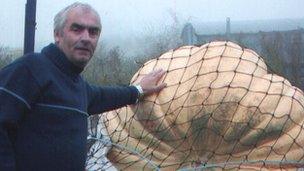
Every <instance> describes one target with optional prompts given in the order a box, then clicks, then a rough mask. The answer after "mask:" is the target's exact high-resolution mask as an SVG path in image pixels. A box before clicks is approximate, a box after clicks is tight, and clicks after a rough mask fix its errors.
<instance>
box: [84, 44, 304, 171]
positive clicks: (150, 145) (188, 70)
mask: <svg viewBox="0 0 304 171" xmlns="http://www.w3.org/2000/svg"><path fill="white" fill-rule="evenodd" d="M159 68H162V69H164V70H166V71H167V73H166V74H165V76H164V77H163V78H162V79H161V81H160V82H166V83H167V87H166V88H165V89H164V90H163V91H161V92H160V93H159V94H156V95H152V96H148V97H146V98H145V99H143V100H142V101H141V102H140V103H138V104H136V105H132V106H126V107H123V108H120V109H118V110H115V111H111V112H107V113H105V114H102V115H99V116H95V118H94V119H92V120H94V122H93V121H92V122H90V129H89V132H90V137H89V140H90V141H91V142H92V145H91V146H90V149H89V152H88V159H87V169H88V170H200V169H215V170H217V169H218V170H222V169H224V170H239V169H251V170H267V169H278V170H280V169H281V170H286V169H287V170H288V169H297V168H301V167H304V147H303V146H304V128H303V125H304V122H303V120H304V96H303V92H302V91H301V90H300V89H298V88H296V87H294V86H292V85H291V84H290V83H289V81H288V80H286V79H284V78H283V77H280V76H278V75H275V74H270V73H268V72H267V65H266V64H265V63H264V60H263V59H262V57H260V56H259V55H258V54H256V53H255V52H254V51H252V50H250V49H246V48H242V47H240V46H239V45H237V44H235V43H232V42H228V41H216V42H210V43H207V44H204V45H202V46H200V47H196V46H183V47H181V48H178V49H175V50H171V51H169V52H167V53H164V54H163V55H161V56H160V57H159V58H156V59H153V60H150V61H148V62H146V63H145V64H144V65H143V66H142V67H141V68H140V69H139V70H138V72H137V73H136V74H135V75H134V76H133V78H132V80H131V84H136V83H137V82H138V80H140V78H142V77H143V76H144V75H146V74H148V73H149V72H150V71H152V70H155V69H159Z"/></svg>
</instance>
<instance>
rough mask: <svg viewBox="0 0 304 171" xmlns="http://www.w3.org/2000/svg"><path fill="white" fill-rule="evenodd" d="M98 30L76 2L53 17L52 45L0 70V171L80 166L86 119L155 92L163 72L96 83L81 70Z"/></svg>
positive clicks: (90, 13)
mask: <svg viewBox="0 0 304 171" xmlns="http://www.w3.org/2000/svg"><path fill="white" fill-rule="evenodd" d="M100 32H101V22H100V17H99V15H98V13H97V12H96V11H95V10H94V9H93V8H92V7H91V6H89V5H87V4H82V3H74V4H72V5H70V6H68V7H66V8H65V9H63V10H62V11H60V12H59V13H58V14H57V15H56V16H55V19H54V38H55V44H50V45H48V46H46V47H45V48H43V49H42V51H41V53H33V54H28V55H25V56H24V57H21V58H19V59H18V60H16V61H14V62H13V63H12V64H10V65H8V66H6V67H5V68H3V69H2V70H1V72H0V78H1V79H0V170H73V171H75V170H84V165H85V159H86V137H87V117H88V116H89V115H91V114H97V113H102V112H104V111H108V110H112V109H115V108H118V107H122V106H124V105H127V104H134V103H136V102H137V101H138V98H139V96H142V95H147V94H152V93H157V92H159V91H160V90H161V89H163V88H164V87H165V86H166V85H165V84H164V83H162V84H159V85H157V82H158V81H159V79H160V78H161V77H162V75H163V74H164V71H162V70H158V71H154V72H152V73H150V74H148V75H147V76H145V77H144V78H143V79H142V80H141V81H140V84H139V85H136V86H127V87H94V86H91V85H89V84H88V83H86V82H85V81H83V79H82V78H81V77H80V75H79V74H80V73H81V71H82V70H83V68H84V67H85V66H86V64H87V63H88V62H89V60H90V59H91V57H92V55H93V53H94V50H95V48H96V45H97V42H98V39H99V36H100Z"/></svg>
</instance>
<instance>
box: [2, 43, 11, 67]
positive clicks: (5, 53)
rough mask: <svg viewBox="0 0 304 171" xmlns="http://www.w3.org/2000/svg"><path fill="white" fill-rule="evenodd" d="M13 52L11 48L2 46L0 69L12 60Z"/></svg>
mask: <svg viewBox="0 0 304 171" xmlns="http://www.w3.org/2000/svg"><path fill="white" fill-rule="evenodd" d="M12 57H13V56H12V54H10V53H9V48H7V47H2V46H0V69H1V68H3V67H4V66H6V65H7V64H9V63H11V62H12Z"/></svg>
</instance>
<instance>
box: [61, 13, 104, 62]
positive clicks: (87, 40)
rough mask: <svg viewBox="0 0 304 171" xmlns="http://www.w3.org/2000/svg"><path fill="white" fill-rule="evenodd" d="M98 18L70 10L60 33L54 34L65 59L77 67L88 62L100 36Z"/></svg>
mask: <svg viewBox="0 0 304 171" xmlns="http://www.w3.org/2000/svg"><path fill="white" fill-rule="evenodd" d="M99 22H100V21H99V18H98V17H97V16H96V14H95V13H94V12H92V11H88V10H83V9H81V8H75V9H72V10H71V11H70V12H69V13H68V16H67V20H66V23H65V26H64V28H63V30H62V31H59V32H57V33H55V41H56V42H57V45H58V47H59V48H60V49H61V50H62V51H63V52H64V54H65V55H66V56H67V58H68V59H69V60H70V61H71V62H72V63H73V64H75V65H76V66H78V67H81V68H83V67H85V66H86V64H87V63H88V62H89V61H90V59H91V58H92V56H93V53H94V51H95V48H96V46H97V42H98V39H99V35H100V31H101V28H100V23H99Z"/></svg>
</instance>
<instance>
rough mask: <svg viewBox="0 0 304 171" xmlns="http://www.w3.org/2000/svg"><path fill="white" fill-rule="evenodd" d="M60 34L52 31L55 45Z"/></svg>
mask: <svg viewBox="0 0 304 171" xmlns="http://www.w3.org/2000/svg"><path fill="white" fill-rule="evenodd" d="M60 36H61V35H60V33H59V31H55V30H54V40H55V43H56V44H57V43H58V42H59V37H60Z"/></svg>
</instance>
